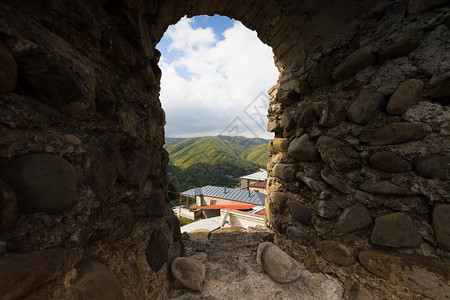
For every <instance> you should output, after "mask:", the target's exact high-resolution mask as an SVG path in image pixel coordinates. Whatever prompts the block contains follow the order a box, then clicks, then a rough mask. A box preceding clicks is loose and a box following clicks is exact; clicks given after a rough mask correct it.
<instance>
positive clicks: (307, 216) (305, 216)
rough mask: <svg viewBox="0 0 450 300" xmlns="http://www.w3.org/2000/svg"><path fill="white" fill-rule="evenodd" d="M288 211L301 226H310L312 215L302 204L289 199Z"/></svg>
mask: <svg viewBox="0 0 450 300" xmlns="http://www.w3.org/2000/svg"><path fill="white" fill-rule="evenodd" d="M289 210H290V212H291V215H292V216H293V217H294V219H296V220H297V221H299V222H300V223H302V224H303V225H311V218H312V213H311V211H310V210H309V209H308V208H307V207H306V206H305V205H304V204H302V203H300V202H298V201H297V200H295V199H291V200H290V201H289Z"/></svg>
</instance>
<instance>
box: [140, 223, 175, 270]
mask: <svg viewBox="0 0 450 300" xmlns="http://www.w3.org/2000/svg"><path fill="white" fill-rule="evenodd" d="M145 256H146V258H147V262H148V265H149V266H150V268H151V269H152V270H153V272H155V273H156V272H158V271H159V270H161V268H162V266H163V265H164V264H165V263H166V262H167V259H168V257H169V241H168V240H167V238H166V236H165V235H164V233H163V232H162V231H161V230H155V231H153V232H152V234H151V235H150V240H149V242H148V246H147V249H146V250H145Z"/></svg>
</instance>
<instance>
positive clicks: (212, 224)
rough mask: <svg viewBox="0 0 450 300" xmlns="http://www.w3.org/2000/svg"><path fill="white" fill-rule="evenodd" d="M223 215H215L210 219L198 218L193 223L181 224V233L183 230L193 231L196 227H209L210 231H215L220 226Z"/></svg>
mask: <svg viewBox="0 0 450 300" xmlns="http://www.w3.org/2000/svg"><path fill="white" fill-rule="evenodd" d="M221 218H222V216H218V217H213V218H209V219H203V220H198V221H195V222H192V223H189V224H187V225H184V226H181V227H180V230H181V233H183V232H191V231H192V230H196V229H208V230H209V231H213V230H215V229H217V228H220V227H221V226H220V222H221Z"/></svg>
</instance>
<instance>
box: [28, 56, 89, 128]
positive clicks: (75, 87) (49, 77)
mask: <svg viewBox="0 0 450 300" xmlns="http://www.w3.org/2000/svg"><path fill="white" fill-rule="evenodd" d="M45 67H46V68H47V70H46V71H45V72H27V74H26V75H25V77H26V78H27V80H28V82H29V84H30V86H31V88H32V89H33V90H34V95H33V96H34V97H36V99H38V100H39V101H41V102H43V103H45V104H47V105H49V106H51V107H53V108H55V109H56V110H58V111H60V112H61V113H63V114H65V115H67V116H69V117H72V118H75V119H77V120H86V119H89V118H90V117H92V116H93V115H94V113H95V101H94V99H93V98H92V97H91V95H90V94H89V93H88V92H87V90H86V88H85V87H84V85H83V84H82V82H81V80H80V78H79V76H78V75H77V74H76V73H75V72H73V71H72V70H71V69H70V68H68V67H67V66H66V65H64V64H62V63H59V62H51V63H48V64H47V65H46V66H45Z"/></svg>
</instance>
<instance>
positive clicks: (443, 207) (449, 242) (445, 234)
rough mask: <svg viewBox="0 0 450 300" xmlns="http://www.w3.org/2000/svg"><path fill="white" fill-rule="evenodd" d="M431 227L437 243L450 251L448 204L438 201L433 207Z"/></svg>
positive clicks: (449, 213) (449, 212)
mask: <svg viewBox="0 0 450 300" xmlns="http://www.w3.org/2000/svg"><path fill="white" fill-rule="evenodd" d="M432 220H433V229H434V234H435V235H436V241H437V242H438V244H439V245H440V246H441V247H442V248H444V249H447V250H449V251H450V204H447V203H438V204H436V205H435V206H434V208H433V214H432Z"/></svg>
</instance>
